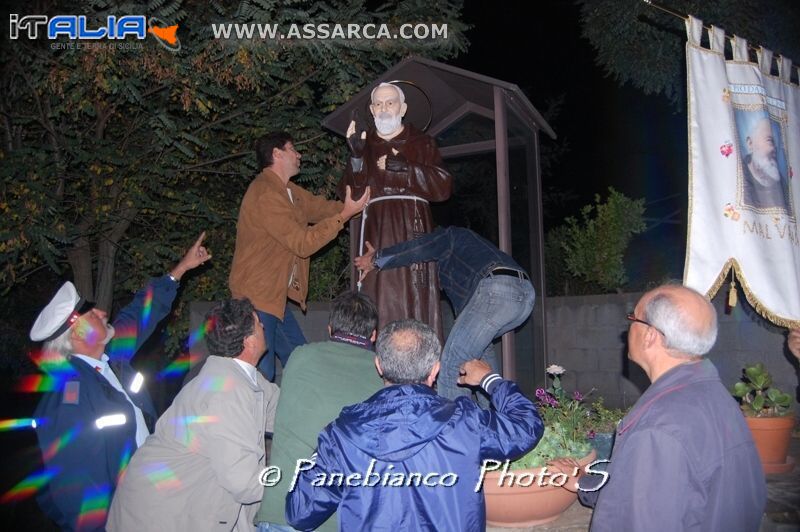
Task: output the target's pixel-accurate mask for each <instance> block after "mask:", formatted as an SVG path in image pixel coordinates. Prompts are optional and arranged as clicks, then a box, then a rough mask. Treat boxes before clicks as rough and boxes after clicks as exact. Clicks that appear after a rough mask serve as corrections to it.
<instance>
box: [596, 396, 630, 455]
mask: <svg viewBox="0 0 800 532" xmlns="http://www.w3.org/2000/svg"><path fill="white" fill-rule="evenodd" d="M628 410H630V409H629V408H624V409H623V408H608V407H607V406H606V405H605V402H604V401H603V398H602V397H598V398H597V399H596V400H595V401H594V402H593V403H592V406H591V407H590V408H589V416H588V417H587V420H586V432H587V437H588V438H589V442H590V443H591V444H592V447H593V448H594V449H595V450H596V451H597V459H598V460H608V458H609V457H610V456H611V449H612V448H613V446H614V435H615V433H616V430H617V425H618V424H619V422H620V420H621V419H622V418H623V417H625V414H627V413H628Z"/></svg>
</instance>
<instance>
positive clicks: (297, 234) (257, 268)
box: [228, 132, 369, 381]
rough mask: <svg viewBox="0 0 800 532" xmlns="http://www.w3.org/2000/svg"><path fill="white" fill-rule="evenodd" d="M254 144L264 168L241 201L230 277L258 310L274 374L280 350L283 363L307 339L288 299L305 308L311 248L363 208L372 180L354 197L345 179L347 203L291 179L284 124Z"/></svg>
mask: <svg viewBox="0 0 800 532" xmlns="http://www.w3.org/2000/svg"><path fill="white" fill-rule="evenodd" d="M255 152H256V160H257V163H258V168H259V170H260V173H259V174H258V175H257V176H256V177H255V179H253V181H252V182H251V183H250V186H249V187H248V188H247V192H246V193H245V195H244V198H243V199H242V205H241V208H240V209H239V220H238V221H237V223H236V248H235V250H234V253H233V263H232V264H231V273H230V277H229V279H228V284H229V286H230V289H231V293H232V294H233V297H234V299H243V298H247V299H249V300H250V301H251V302H252V303H253V306H254V307H255V308H256V311H257V312H258V318H259V319H260V320H261V323H262V324H263V325H264V334H265V336H266V339H267V347H268V350H267V354H266V356H264V357H263V358H262V359H261V362H259V364H258V369H259V370H260V371H261V373H263V374H264V377H266V379H267V380H269V381H274V380H275V356H276V355H277V356H278V357H279V358H280V360H281V364H282V366H284V367H285V366H286V362H287V361H288V359H289V355H290V354H291V352H292V351H294V348H295V347H298V346H300V345H303V344H305V343H306V339H305V336H304V335H303V331H302V330H300V326H299V325H298V323H297V320H296V319H295V318H294V315H293V314H292V311H291V310H290V309H289V306H288V304H287V299H291V300H292V301H295V302H296V303H298V304H299V305H300V308H301V309H303V310H305V308H306V296H307V295H308V268H309V259H310V257H311V255H313V254H314V253H316V252H317V251H319V250H320V249H321V248H322V247H323V246H325V245H326V244H327V243H328V242H330V241H331V240H333V239H334V238H336V235H337V234H339V231H341V230H342V227H343V225H344V223H345V222H346V221H347V220H349V219H350V218H351V217H352V216H354V215H355V214H357V213H359V212H361V211H362V210H363V209H364V206H365V205H366V204H367V202H368V201H369V187H366V189H364V191H363V194H362V195H361V199H359V200H353V198H352V197H351V195H350V187H347V190H346V191H345V194H344V195H343V197H344V203H342V202H340V201H333V200H327V199H325V198H324V197H322V196H317V195H314V194H312V193H310V192H308V191H307V190H305V189H304V188H302V187H300V186H298V185H296V184H294V183H291V182H290V179H291V178H292V177H294V176H296V175H297V174H298V172H299V171H300V157H301V155H300V153H299V152H298V151H297V149H295V147H294V142H293V140H292V137H291V135H289V134H288V133H286V132H275V133H270V134H268V135H265V136H264V137H261V138H260V139H258V140H257V141H256V142H255Z"/></svg>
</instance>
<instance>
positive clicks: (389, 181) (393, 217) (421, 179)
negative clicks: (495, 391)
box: [338, 124, 453, 338]
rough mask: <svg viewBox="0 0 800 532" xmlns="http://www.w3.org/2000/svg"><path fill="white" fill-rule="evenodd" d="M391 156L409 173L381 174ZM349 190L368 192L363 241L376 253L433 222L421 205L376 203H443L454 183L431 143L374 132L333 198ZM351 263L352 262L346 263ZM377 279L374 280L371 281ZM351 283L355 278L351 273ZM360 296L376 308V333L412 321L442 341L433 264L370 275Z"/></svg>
mask: <svg viewBox="0 0 800 532" xmlns="http://www.w3.org/2000/svg"><path fill="white" fill-rule="evenodd" d="M393 150H396V151H397V152H399V153H400V154H402V156H404V157H405V158H406V160H407V162H408V171H405V172H392V171H388V170H380V169H379V168H378V166H377V160H378V158H379V157H381V156H382V155H390V154H393V153H394V152H393ZM347 185H350V187H352V189H353V197H354V198H359V197H360V196H361V194H362V193H363V191H364V188H365V187H366V186H369V187H371V194H372V200H371V202H370V205H369V207H368V210H367V219H366V224H365V228H364V240H366V241H369V242H370V243H371V244H372V245H373V246H375V249H380V248H385V247H388V246H391V245H394V244H397V243H398V242H404V241H406V240H410V239H412V238H414V236H415V235H419V234H422V233H428V232H430V231H431V230H432V229H433V217H432V216H431V209H430V206H429V205H428V203H426V202H424V201H413V200H400V199H388V200H384V201H375V200H376V199H377V198H380V197H383V196H392V195H410V196H417V197H419V198H422V199H425V200H428V201H430V202H434V201H436V202H438V201H445V200H447V199H448V198H449V197H450V193H451V191H452V185H453V178H452V176H451V175H450V173H449V172H448V171H447V170H445V168H444V166H443V164H442V156H441V154H440V153H439V148H438V147H437V146H436V142H435V141H434V140H433V139H432V138H431V137H430V136H428V135H426V134H424V133H422V132H421V131H419V130H417V129H416V128H414V126H412V125H410V124H406V125H405V126H404V129H403V131H402V132H401V133H400V134H399V135H397V136H396V137H394V138H393V139H390V140H388V141H387V140H384V139H382V138H380V137H379V136H378V135H377V134H376V133H375V131H370V132H369V133H368V134H367V142H366V147H365V148H364V158H363V164H362V167H361V171H359V172H355V171H353V167H352V164H351V163H350V161H348V163H347V165H346V170H345V174H344V176H343V177H342V180H341V182H340V183H339V188H338V193H339V196H340V197H341V198H344V195H345V186H347ZM350 227H351V235H350V238H351V241H352V242H354V245H352V246H351V247H350V249H351V254H353V253H355V254H358V252H359V249H358V240H359V236H360V235H359V232H360V227H361V219H360V218H357V219H355V223H353V224H351V226H350ZM351 259H352V257H351ZM376 273H377V275H376ZM352 275H353V278H354V279H357V278H358V272H357V271H356V270H355V269H354V270H353V272H352ZM362 293H365V294H367V295H369V296H370V297H371V298H373V300H374V301H375V303H376V304H377V306H378V319H379V327H383V326H384V325H386V324H387V323H389V322H391V321H394V320H399V319H405V318H414V319H417V320H419V321H421V322H423V323H427V324H428V325H430V326H431V327H432V328H433V330H434V331H436V332H437V334H438V335H439V338H442V318H441V313H440V307H439V279H438V277H437V275H436V264H435V263H433V262H431V263H428V264H414V265H412V266H410V267H405V268H395V269H392V270H387V271H379V272H371V273H370V274H369V275H368V276H367V277H366V278H365V279H364V283H363V287H362Z"/></svg>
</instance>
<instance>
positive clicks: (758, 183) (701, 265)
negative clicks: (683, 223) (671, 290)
mask: <svg viewBox="0 0 800 532" xmlns="http://www.w3.org/2000/svg"><path fill="white" fill-rule="evenodd" d="M686 26H687V33H688V42H687V44H686V61H687V74H688V76H687V77H688V98H687V100H688V105H689V112H688V120H689V235H688V240H687V252H686V267H685V271H684V284H686V285H687V286H691V287H692V288H694V289H696V290H698V291H700V292H702V293H706V294H708V295H709V296H710V297H713V296H714V294H715V293H716V292H717V291H718V290H719V288H720V287H721V286H722V285H723V283H724V282H725V280H726V279H727V278H728V276H729V275H730V273H731V270H733V274H734V275H735V277H736V279H737V280H738V283H739V285H740V286H741V287H742V289H743V291H744V293H745V296H746V297H747V300H748V302H749V303H750V304H751V305H752V306H753V307H754V308H755V309H756V310H757V311H758V312H759V313H760V314H761V315H762V316H764V317H765V318H767V319H768V320H770V321H771V322H773V323H775V324H777V325H781V326H787V327H799V326H800V241H799V240H798V231H797V219H798V214H800V213H798V208H800V185H799V184H798V180H797V178H796V176H795V175H794V174H795V171H796V169H799V168H800V159H798V158H800V87H798V85H797V84H796V83H792V81H791V73H792V63H791V60H789V59H788V58H784V57H778V58H777V69H776V71H777V75H775V74H774V73H773V68H772V67H773V54H772V52H771V51H770V50H767V49H764V48H759V49H758V52H757V57H758V62H757V63H753V62H750V57H749V53H748V43H747V41H745V40H744V39H741V38H739V37H733V38H732V39H730V45H731V55H732V60H726V58H725V46H726V36H725V31H724V30H722V29H721V28H716V27H712V28H711V30H710V31H708V43H709V46H708V47H704V46H703V45H702V44H701V37H702V32H703V23H702V21H700V20H699V19H696V18H694V17H689V18H688V20H687V23H686Z"/></svg>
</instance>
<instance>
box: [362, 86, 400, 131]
mask: <svg viewBox="0 0 800 532" xmlns="http://www.w3.org/2000/svg"><path fill="white" fill-rule="evenodd" d="M369 109H370V111H371V112H372V116H373V117H374V118H375V128H376V129H377V130H378V133H379V134H380V135H381V136H393V135H394V134H396V133H399V132H400V130H401V129H402V128H403V124H402V119H403V116H405V114H406V110H407V109H408V106H407V105H406V104H405V102H403V103H400V93H399V92H398V90H397V89H396V88H394V87H378V88H377V89H375V92H374V93H373V94H372V103H371V104H370V106H369Z"/></svg>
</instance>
